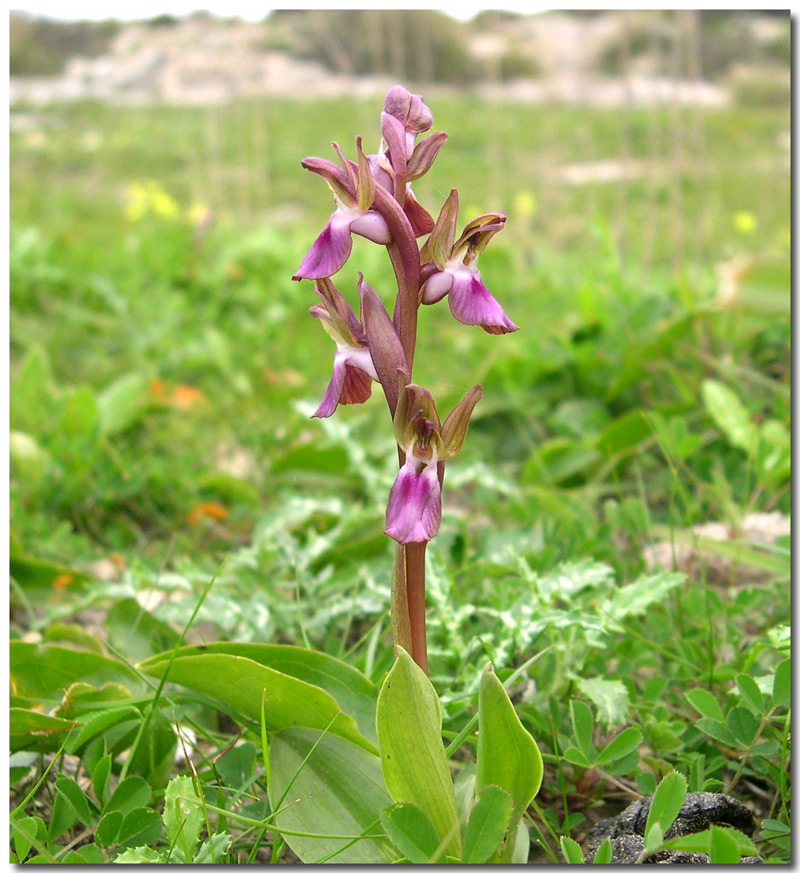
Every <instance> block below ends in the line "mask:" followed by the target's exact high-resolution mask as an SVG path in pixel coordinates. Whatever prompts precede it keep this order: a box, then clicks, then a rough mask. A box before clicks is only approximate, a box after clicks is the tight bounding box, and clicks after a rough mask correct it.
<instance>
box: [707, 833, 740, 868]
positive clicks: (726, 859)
mask: <svg viewBox="0 0 800 873" xmlns="http://www.w3.org/2000/svg"><path fill="white" fill-rule="evenodd" d="M709 831H710V833H711V836H710V838H709V841H708V863H709V864H738V863H739V859H740V854H739V847H738V845H737V844H736V840H735V839H734V838H733V837H732V836H731V834H730V830H729V828H721V827H719V826H718V825H711V827H710V828H709Z"/></svg>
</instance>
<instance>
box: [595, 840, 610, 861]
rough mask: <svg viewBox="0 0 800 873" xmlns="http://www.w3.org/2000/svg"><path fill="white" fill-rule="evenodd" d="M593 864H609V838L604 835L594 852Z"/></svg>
mask: <svg viewBox="0 0 800 873" xmlns="http://www.w3.org/2000/svg"><path fill="white" fill-rule="evenodd" d="M592 863H593V864H610V863H611V840H609V839H608V837H606V839H604V840H603V842H602V843H600V845H599V846H598V847H597V851H596V852H595V853H594V861H593V862H592Z"/></svg>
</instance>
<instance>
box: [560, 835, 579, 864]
mask: <svg viewBox="0 0 800 873" xmlns="http://www.w3.org/2000/svg"><path fill="white" fill-rule="evenodd" d="M561 854H562V855H563V856H564V860H565V861H566V862H567V864H583V851H582V850H581V847H580V846H579V845H578V844H577V843H576V842H575V840H573V839H572V838H571V837H561Z"/></svg>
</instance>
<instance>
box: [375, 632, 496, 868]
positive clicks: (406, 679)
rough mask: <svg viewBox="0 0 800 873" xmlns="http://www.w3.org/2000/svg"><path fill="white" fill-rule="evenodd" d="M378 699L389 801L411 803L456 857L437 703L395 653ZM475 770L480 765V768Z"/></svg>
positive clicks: (420, 675)
mask: <svg viewBox="0 0 800 873" xmlns="http://www.w3.org/2000/svg"><path fill="white" fill-rule="evenodd" d="M398 651H399V653H398V656H397V659H396V660H395V662H394V665H393V666H392V669H391V670H390V671H389V674H388V675H387V677H386V679H385V680H384V682H383V685H382V686H381V689H380V692H379V693H378V707H377V718H376V720H377V728H378V743H379V748H380V756H381V766H382V768H383V777H384V779H385V781H386V787H387V789H388V790H389V794H390V795H391V797H392V800H394V801H396V802H398V803H402V802H406V803H413V804H415V805H416V806H418V807H419V808H420V809H421V810H422V811H423V812H424V813H425V814H426V815H427V816H428V818H429V819H430V820H431V822H432V824H433V826H434V828H435V830H436V834H437V836H438V838H439V840H440V841H443V842H445V846H446V851H447V853H448V854H449V855H453V856H454V857H459V856H460V855H461V835H460V832H459V827H458V814H457V812H456V801H455V793H454V791H453V781H452V779H451V777H450V769H449V767H448V765H447V758H446V757H445V753H444V745H443V743H442V715H441V710H440V708H439V698H438V697H437V695H436V691H435V689H434V687H433V685H431V682H430V680H429V679H428V677H427V676H426V675H425V673H424V672H423V671H422V669H421V668H420V667H419V666H417V664H415V663H414V661H413V660H412V658H411V656H410V655H409V654H408V653H407V652H405V651H404V650H403V649H402V648H400V649H399V650H398ZM479 766H480V764H479Z"/></svg>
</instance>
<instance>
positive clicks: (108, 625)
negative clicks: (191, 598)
mask: <svg viewBox="0 0 800 873" xmlns="http://www.w3.org/2000/svg"><path fill="white" fill-rule="evenodd" d="M103 626H104V627H105V629H106V632H107V634H108V639H110V640H113V641H114V648H115V650H116V651H119V652H122V653H123V654H124V655H125V656H126V657H127V658H128V659H129V660H130V661H132V662H136V661H143V660H144V659H145V658H149V657H151V656H152V655H155V654H157V653H158V652H164V651H168V650H169V649H172V648H173V647H174V646H175V644H176V643H177V642H178V639H179V634H178V633H177V631H175V630H174V629H173V628H172V627H170V626H169V625H168V624H167V623H166V622H164V621H159V619H157V618H156V617H155V616H153V615H151V614H150V613H149V612H148V611H147V610H146V609H142V607H141V606H140V605H139V604H138V603H137V602H136V601H135V600H134V599H133V598H132V597H129V598H125V599H123V600H117V601H116V602H115V603H114V604H113V605H112V606H111V608H110V609H109V610H108V612H107V613H106V617H105V619H104V621H103Z"/></svg>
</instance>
